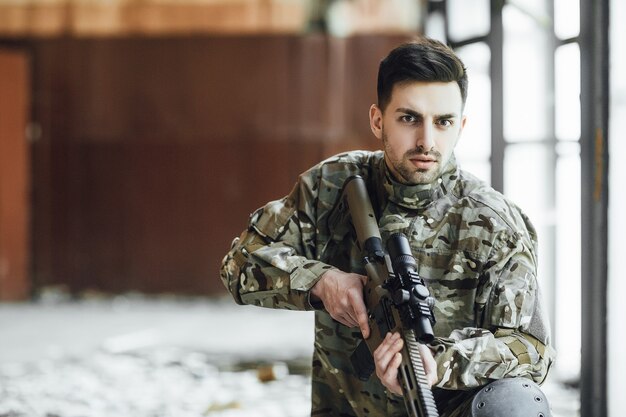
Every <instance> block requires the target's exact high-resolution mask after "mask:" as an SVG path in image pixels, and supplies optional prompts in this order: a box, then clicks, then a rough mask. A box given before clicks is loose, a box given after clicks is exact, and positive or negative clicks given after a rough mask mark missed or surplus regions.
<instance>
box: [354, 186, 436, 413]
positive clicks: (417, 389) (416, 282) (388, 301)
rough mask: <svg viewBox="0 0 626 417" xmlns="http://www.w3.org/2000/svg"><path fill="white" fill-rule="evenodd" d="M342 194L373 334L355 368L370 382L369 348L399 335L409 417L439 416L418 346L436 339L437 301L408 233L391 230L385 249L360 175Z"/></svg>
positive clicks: (400, 374) (360, 349) (358, 351)
mask: <svg viewBox="0 0 626 417" xmlns="http://www.w3.org/2000/svg"><path fill="white" fill-rule="evenodd" d="M344 193H345V194H346V197H347V202H348V208H349V210H350V214H351V216H352V222H353V224H354V227H355V229H356V233H357V238H358V242H359V246H360V248H361V250H362V251H363V254H364V258H363V261H364V263H365V269H366V271H367V276H368V282H367V284H366V286H365V290H364V298H365V305H366V306H367V309H368V315H369V325H370V336H369V337H368V338H367V339H366V340H364V342H365V343H361V344H360V345H359V347H358V348H357V349H356V351H355V352H354V354H353V356H352V363H353V366H354V367H355V369H356V370H357V373H358V374H359V378H361V379H362V380H367V379H368V378H369V376H370V375H371V374H372V372H373V370H374V366H373V358H372V354H371V352H374V350H376V348H377V347H378V346H379V345H380V344H381V342H382V341H383V339H384V338H385V335H386V334H387V333H388V332H398V333H400V335H401V336H402V338H403V339H404V347H403V350H402V363H401V365H400V368H399V370H398V380H399V381H400V385H401V386H402V393H403V395H404V403H405V405H406V408H407V412H408V415H409V416H411V417H438V416H439V414H438V412H437V407H436V404H435V400H434V398H433V394H432V392H431V390H430V388H429V385H428V381H427V379H426V373H425V372H424V365H423V363H422V358H421V355H420V352H419V349H418V343H429V342H431V341H432V340H433V339H434V335H433V328H432V325H433V324H434V323H435V317H434V315H433V312H432V307H433V305H434V299H433V298H432V297H431V296H430V294H429V292H428V289H427V288H426V286H425V285H424V281H423V280H422V278H420V276H419V275H418V274H417V263H416V262H415V258H414V257H413V255H412V254H411V249H410V246H409V242H408V240H407V238H406V236H405V235H403V234H402V233H396V234H393V235H392V236H391V237H390V238H389V240H388V242H387V249H388V253H386V252H385V251H384V250H383V247H382V239H381V237H380V231H379V230H378V224H377V221H376V216H375V215H374V210H373V209H372V204H371V202H370V199H369V195H368V193H367V188H366V186H365V181H364V180H363V178H362V177H360V176H358V175H357V176H353V177H350V178H348V179H347V180H346V183H345V184H344Z"/></svg>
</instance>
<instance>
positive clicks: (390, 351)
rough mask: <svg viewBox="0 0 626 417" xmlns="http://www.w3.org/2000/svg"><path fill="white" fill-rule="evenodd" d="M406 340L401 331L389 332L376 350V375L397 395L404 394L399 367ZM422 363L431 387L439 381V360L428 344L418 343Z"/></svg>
mask: <svg viewBox="0 0 626 417" xmlns="http://www.w3.org/2000/svg"><path fill="white" fill-rule="evenodd" d="M403 345H404V341H403V340H402V338H401V337H400V334H399V333H387V335H386V336H385V338H384V339H383V341H382V343H381V344H380V346H378V348H377V349H376V350H375V351H374V362H375V364H376V376H378V379H380V382H382V384H383V385H384V386H385V388H387V389H388V390H389V391H390V392H393V393H394V394H396V395H402V388H401V387H400V383H399V382H398V368H399V367H400V363H402V355H401V354H400V352H401V351H402V346H403ZM418 348H419V350H420V355H421V356H422V363H423V364H424V372H425V373H426V380H427V381H428V386H429V387H431V386H433V385H434V384H435V383H437V380H438V378H437V362H436V361H435V358H433V354H432V353H431V351H430V349H428V347H427V346H425V345H423V344H421V343H418Z"/></svg>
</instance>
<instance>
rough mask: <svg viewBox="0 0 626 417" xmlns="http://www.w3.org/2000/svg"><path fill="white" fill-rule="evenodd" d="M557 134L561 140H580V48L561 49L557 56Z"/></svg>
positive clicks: (557, 51)
mask: <svg viewBox="0 0 626 417" xmlns="http://www.w3.org/2000/svg"><path fill="white" fill-rule="evenodd" d="M554 94H555V112H556V114H555V116H556V117H555V133H556V137H557V139H559V140H578V139H579V138H580V48H579V46H578V44H577V43H572V44H568V45H564V46H561V47H559V48H558V49H557V50H556V55H555V92H554Z"/></svg>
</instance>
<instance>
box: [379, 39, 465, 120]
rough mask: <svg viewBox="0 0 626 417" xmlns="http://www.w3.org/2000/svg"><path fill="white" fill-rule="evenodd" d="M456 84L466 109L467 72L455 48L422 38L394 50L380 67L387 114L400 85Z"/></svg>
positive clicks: (382, 99) (381, 98) (381, 97)
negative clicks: (397, 85)
mask: <svg viewBox="0 0 626 417" xmlns="http://www.w3.org/2000/svg"><path fill="white" fill-rule="evenodd" d="M411 81H426V82H454V81H456V83H457V84H458V85H459V89H460V90H461V100H462V103H463V107H465V100H466V99H467V71H466V69H465V65H463V62H461V60H460V59H459V57H458V56H456V54H455V53H454V51H452V49H451V48H449V47H448V46H446V45H444V44H443V43H441V42H439V41H437V40H434V39H430V38H427V37H421V38H419V39H416V40H415V41H411V42H407V43H404V44H402V45H400V46H398V47H397V48H395V49H394V50H392V51H391V52H390V53H389V55H387V57H386V58H385V59H383V60H382V61H381V63H380V66H379V67H378V86H377V91H378V107H379V108H380V109H381V110H382V111H384V110H385V108H386V107H387V105H388V104H389V102H390V101H391V93H392V92H393V87H394V86H395V85H396V84H400V83H405V82H411Z"/></svg>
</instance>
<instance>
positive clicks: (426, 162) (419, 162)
mask: <svg viewBox="0 0 626 417" xmlns="http://www.w3.org/2000/svg"><path fill="white" fill-rule="evenodd" d="M409 161H411V163H412V164H413V166H415V168H417V169H426V170H427V169H430V168H432V167H433V166H434V165H435V164H436V163H437V159H436V158H432V157H428V156H413V157H411V158H409Z"/></svg>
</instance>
